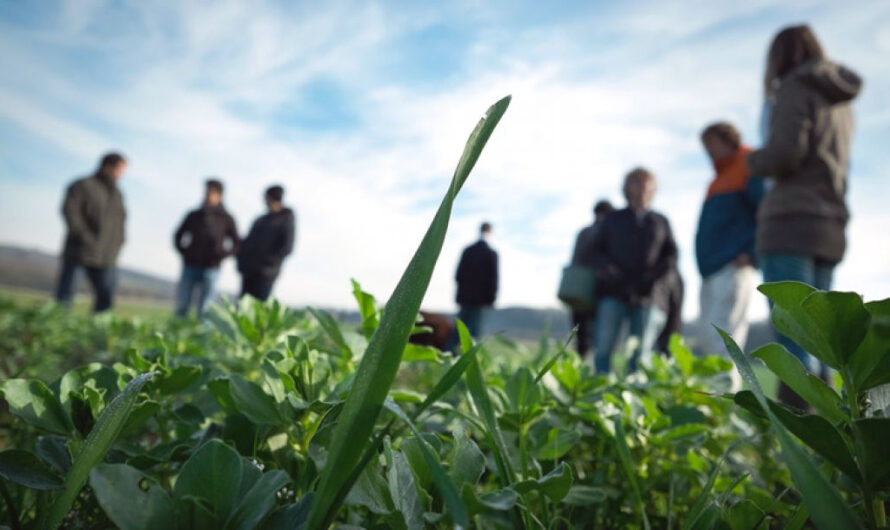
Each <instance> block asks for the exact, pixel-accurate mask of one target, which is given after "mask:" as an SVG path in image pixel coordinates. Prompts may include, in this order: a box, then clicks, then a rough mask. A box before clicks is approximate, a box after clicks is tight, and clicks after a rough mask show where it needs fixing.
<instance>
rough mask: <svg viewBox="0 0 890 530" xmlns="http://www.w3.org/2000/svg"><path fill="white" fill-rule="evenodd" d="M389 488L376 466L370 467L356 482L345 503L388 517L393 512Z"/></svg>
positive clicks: (367, 467)
mask: <svg viewBox="0 0 890 530" xmlns="http://www.w3.org/2000/svg"><path fill="white" fill-rule="evenodd" d="M388 488H389V486H388V485H387V483H386V480H384V479H383V477H382V476H381V475H380V473H379V472H378V470H377V469H376V466H373V465H369V466H366V467H365V469H364V471H362V474H361V476H359V478H358V480H356V481H355V484H354V485H353V486H352V489H351V490H349V494H348V495H347V496H346V500H345V501H344V502H345V503H346V504H347V505H349V506H364V507H365V508H367V509H368V510H370V511H371V513H375V514H377V515H386V514H389V513H390V512H391V511H392V510H393V507H392V504H391V503H390V502H389V501H388V499H389V497H388V494H389V491H388Z"/></svg>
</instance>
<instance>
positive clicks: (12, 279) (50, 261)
mask: <svg viewBox="0 0 890 530" xmlns="http://www.w3.org/2000/svg"><path fill="white" fill-rule="evenodd" d="M58 268H59V258H58V257H57V256H54V255H52V254H49V253H47V252H44V251H41V250H35V249H26V248H21V247H18V246H14V245H3V244H0V285H7V286H10V287H17V288H25V289H30V290H33V291H40V292H45V293H52V292H53V290H54V288H55V284H56V277H57V276H58ZM78 290H79V291H80V292H84V293H86V292H89V286H88V282H87V281H86V279H85V278H82V279H81V280H80V281H79V282H78ZM175 292H176V283H175V282H174V281H171V280H167V279H164V278H159V277H157V276H153V275H151V274H146V273H143V272H139V271H135V270H132V269H127V268H120V269H118V286H117V293H118V294H119V295H120V296H123V297H131V298H141V299H147V300H155V301H172V300H173V298H174V294H175ZM331 313H332V314H334V316H335V317H336V318H338V319H339V320H341V321H344V322H358V321H359V320H360V318H359V315H358V313H357V312H356V311H353V310H331ZM485 327H486V330H487V332H488V333H500V334H503V335H504V336H505V337H508V338H510V339H513V340H521V341H534V340H537V339H539V338H540V337H541V333H543V331H544V329H549V331H550V336H551V337H552V338H554V339H557V340H562V339H565V338H566V337H568V335H569V332H570V330H571V326H570V320H569V315H568V312H566V311H564V310H562V309H533V308H528V307H503V308H498V309H496V310H494V311H493V312H491V313H490V314H489V316H488V320H487V322H486V326H485ZM686 332H687V333H692V332H694V324H692V323H690V324H687V325H686ZM771 340H773V339H772V329H771V328H770V326H769V325H768V324H767V323H766V322H756V323H754V324H753V325H752V326H751V332H750V337H749V339H748V347H747V349H748V350H749V351H750V350H752V349H754V348H756V347H758V346H760V345H762V344H765V343H767V342H770V341H771Z"/></svg>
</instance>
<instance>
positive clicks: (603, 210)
mask: <svg viewBox="0 0 890 530" xmlns="http://www.w3.org/2000/svg"><path fill="white" fill-rule="evenodd" d="M614 210H615V208H614V207H613V206H612V203H610V202H609V201H607V200H600V201H597V203H596V204H595V205H594V207H593V223H592V224H590V225H588V226H586V227H584V228H582V229H581V231H580V232H578V237H577V238H575V248H574V250H573V251H572V265H582V266H584V267H591V268H593V245H592V243H593V236H594V234H596V232H597V231H598V230H599V229H600V227H601V226H602V223H603V220H604V219H605V218H606V216H607V215H609V214H610V213H611V212H612V211H614ZM595 318H596V308H595V307H594V308H593V309H590V310H587V311H582V310H577V309H574V310H572V327H573V328H574V327H577V328H578V333H577V335H576V336H575V340H576V341H577V347H578V354H579V355H581V357H586V356H587V353H588V350H590V347H591V345H592V344H593V339H594V333H593V331H594V324H595Z"/></svg>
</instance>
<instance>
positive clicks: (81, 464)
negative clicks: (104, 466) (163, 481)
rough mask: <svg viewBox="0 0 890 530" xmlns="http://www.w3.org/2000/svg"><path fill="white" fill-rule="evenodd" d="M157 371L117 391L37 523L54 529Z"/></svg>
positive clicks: (42, 526) (45, 527) (144, 375)
mask: <svg viewBox="0 0 890 530" xmlns="http://www.w3.org/2000/svg"><path fill="white" fill-rule="evenodd" d="M155 373H156V372H149V373H147V374H142V375H140V376H138V377H135V378H133V380H132V381H130V382H129V383H128V384H127V386H126V388H124V389H123V390H122V391H121V393H120V394H118V395H117V396H116V397H115V398H114V399H113V400H111V403H109V404H108V406H106V407H105V410H103V411H102V415H100V416H99V418H98V419H97V420H96V425H95V426H94V427H93V429H92V430H91V431H90V434H89V436H87V439H86V441H85V442H84V444H83V447H82V448H81V450H80V452H79V453H78V454H77V455H76V456H75V458H74V462H73V463H72V465H71V470H70V471H69V472H68V475H67V476H66V477H65V485H64V488H63V490H62V493H61V494H60V495H59V496H58V497H56V499H55V501H54V502H53V503H52V505H51V506H50V507H49V508H48V509H47V510H46V511H45V512H44V513H43V514H42V518H41V521H40V527H41V528H44V529H55V528H57V527H58V526H59V524H60V523H61V522H62V519H64V518H65V515H67V514H68V511H69V510H71V505H72V504H73V503H74V499H76V498H77V496H78V495H79V494H80V490H81V488H83V485H84V484H85V483H86V481H87V479H88V478H89V473H90V470H91V469H93V468H94V467H96V466H97V465H98V464H99V463H100V462H101V461H102V459H103V458H105V454H106V453H107V452H108V450H109V449H110V448H111V444H113V443H114V441H115V440H116V439H117V437H118V435H119V434H120V432H121V430H122V429H123V428H124V424H125V423H126V421H127V418H128V417H129V415H130V410H131V409H132V408H133V405H134V404H135V403H136V399H137V397H138V396H139V391H140V390H142V387H143V386H144V385H145V383H146V382H148V381H149V380H150V379H151V378H152V377H154V375H155Z"/></svg>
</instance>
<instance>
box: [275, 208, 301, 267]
mask: <svg viewBox="0 0 890 530" xmlns="http://www.w3.org/2000/svg"><path fill="white" fill-rule="evenodd" d="M296 233H297V228H296V219H295V218H294V217H291V218H290V219H288V222H286V223H284V233H283V234H282V237H281V248H280V249H279V251H278V255H279V256H280V257H281V258H284V257H286V256H287V255H289V254H290V253H291V252H293V250H294V241H295V240H296Z"/></svg>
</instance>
